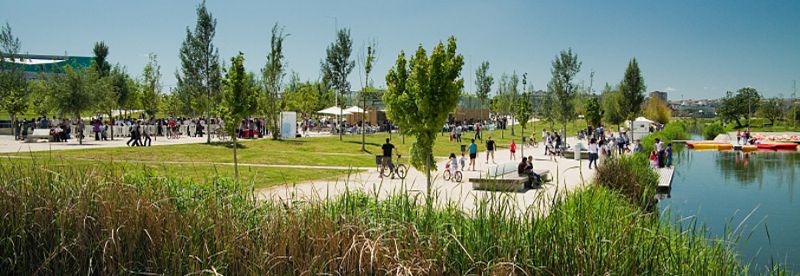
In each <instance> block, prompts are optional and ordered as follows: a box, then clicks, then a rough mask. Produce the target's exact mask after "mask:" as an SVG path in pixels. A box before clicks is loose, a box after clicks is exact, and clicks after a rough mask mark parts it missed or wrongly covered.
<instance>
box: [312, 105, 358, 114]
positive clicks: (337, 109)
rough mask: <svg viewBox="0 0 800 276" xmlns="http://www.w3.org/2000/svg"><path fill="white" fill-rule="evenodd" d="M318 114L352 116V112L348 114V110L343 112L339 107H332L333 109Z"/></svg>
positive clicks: (329, 108)
mask: <svg viewBox="0 0 800 276" xmlns="http://www.w3.org/2000/svg"><path fill="white" fill-rule="evenodd" d="M317 113H319V114H326V115H340V114H342V115H347V114H350V112H348V111H347V110H342V109H341V108H339V107H338V106H331V107H328V108H326V109H323V110H320V111H317Z"/></svg>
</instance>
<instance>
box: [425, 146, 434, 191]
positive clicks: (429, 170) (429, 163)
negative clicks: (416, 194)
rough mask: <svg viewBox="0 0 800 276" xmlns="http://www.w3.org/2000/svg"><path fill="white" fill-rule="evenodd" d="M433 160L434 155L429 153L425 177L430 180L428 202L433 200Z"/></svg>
mask: <svg viewBox="0 0 800 276" xmlns="http://www.w3.org/2000/svg"><path fill="white" fill-rule="evenodd" d="M431 158H433V153H432V152H429V153H428V158H427V160H425V175H426V178H427V180H428V202H430V199H431Z"/></svg>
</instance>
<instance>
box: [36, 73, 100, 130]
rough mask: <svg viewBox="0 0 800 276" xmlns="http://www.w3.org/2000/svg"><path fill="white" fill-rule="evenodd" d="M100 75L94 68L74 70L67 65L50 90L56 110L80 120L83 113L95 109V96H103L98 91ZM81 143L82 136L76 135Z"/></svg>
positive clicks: (55, 78) (55, 77)
mask: <svg viewBox="0 0 800 276" xmlns="http://www.w3.org/2000/svg"><path fill="white" fill-rule="evenodd" d="M98 78H99V77H98V74H97V72H96V71H95V70H94V68H89V69H82V70H74V69H72V66H69V65H67V66H66V67H65V69H64V73H63V74H56V75H54V76H53V80H52V82H51V84H52V86H51V88H52V89H50V90H49V92H50V95H49V96H50V98H52V99H53V103H54V109H55V110H56V111H58V112H60V113H61V114H66V115H68V116H72V118H74V119H80V118H81V113H82V112H84V111H87V110H90V109H91V108H93V107H94V106H93V104H94V103H95V99H96V98H95V96H96V95H98V94H101V93H99V92H101V91H100V90H99V89H98V86H97V84H98V83H99V82H97V79H98ZM75 136H76V137H78V139H79V141H80V143H83V137H82V135H79V134H78V133H76V135H75Z"/></svg>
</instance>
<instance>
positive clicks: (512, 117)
mask: <svg viewBox="0 0 800 276" xmlns="http://www.w3.org/2000/svg"><path fill="white" fill-rule="evenodd" d="M511 136H512V137H513V136H514V116H513V115H512V116H511Z"/></svg>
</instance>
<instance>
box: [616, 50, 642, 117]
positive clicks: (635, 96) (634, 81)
mask: <svg viewBox="0 0 800 276" xmlns="http://www.w3.org/2000/svg"><path fill="white" fill-rule="evenodd" d="M645 89H646V87H645V85H644V77H642V72H641V70H639V63H638V62H637V61H636V58H633V59H631V61H630V62H628V68H627V69H625V77H624V78H622V83H620V85H619V90H620V93H621V97H620V98H619V99H620V104H619V107H620V109H621V110H622V115H623V117H625V119H627V120H629V121H630V125H629V126H628V129H632V128H633V120H634V119H636V116H638V115H639V113H640V112H641V108H642V103H643V102H644V91H645Z"/></svg>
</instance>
